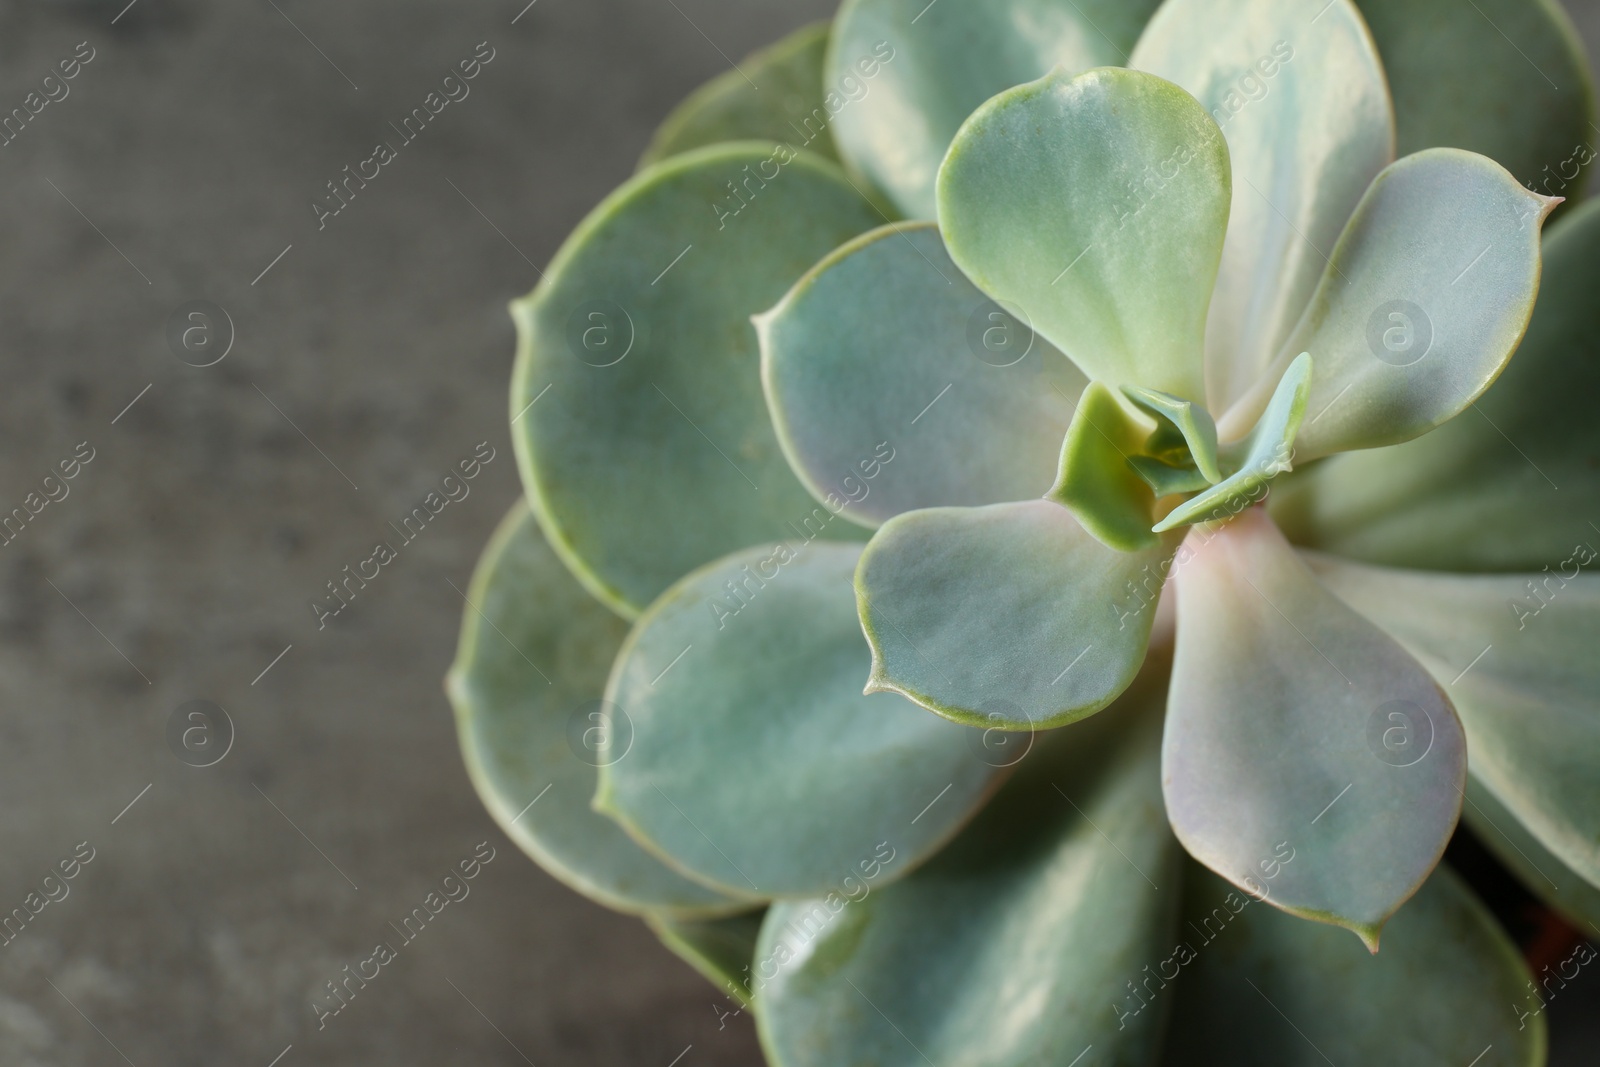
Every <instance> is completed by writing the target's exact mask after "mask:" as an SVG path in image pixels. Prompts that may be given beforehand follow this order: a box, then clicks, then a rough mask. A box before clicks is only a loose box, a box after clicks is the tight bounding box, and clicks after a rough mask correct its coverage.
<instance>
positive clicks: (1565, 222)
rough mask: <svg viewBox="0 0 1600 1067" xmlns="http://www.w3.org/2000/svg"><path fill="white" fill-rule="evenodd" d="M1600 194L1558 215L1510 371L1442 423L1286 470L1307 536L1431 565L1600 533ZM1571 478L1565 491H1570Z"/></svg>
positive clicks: (1376, 559) (1556, 545)
mask: <svg viewBox="0 0 1600 1067" xmlns="http://www.w3.org/2000/svg"><path fill="white" fill-rule="evenodd" d="M1597 290H1600V205H1596V204H1586V205H1584V206H1583V207H1582V208H1579V209H1578V210H1577V211H1575V212H1573V213H1572V214H1571V215H1568V216H1567V217H1565V218H1563V219H1561V220H1560V221H1559V222H1557V223H1556V224H1555V225H1554V226H1553V227H1552V229H1551V231H1550V237H1549V239H1548V240H1546V241H1545V242H1544V277H1543V280H1542V281H1541V282H1540V286H1539V302H1538V305H1537V306H1536V307H1535V308H1534V312H1533V320H1532V321H1531V322H1530V323H1529V325H1528V334H1527V336H1526V337H1525V338H1524V339H1523V341H1522V344H1521V346H1520V347H1518V349H1517V354H1516V355H1515V356H1514V357H1513V358H1512V360H1511V361H1510V363H1508V364H1507V365H1506V370H1505V373H1504V374H1502V375H1501V376H1500V378H1499V379H1498V380H1497V381H1496V382H1495V383H1494V385H1493V386H1491V387H1490V388H1489V390H1488V392H1486V393H1484V394H1483V396H1482V397H1481V398H1479V400H1478V401H1477V402H1476V403H1475V404H1473V405H1472V410H1471V411H1465V412H1462V413H1461V415H1460V416H1459V417H1458V418H1454V419H1451V420H1450V421H1449V422H1447V423H1445V424H1444V425H1443V426H1441V427H1439V428H1438V429H1437V430H1435V431H1433V432H1432V433H1430V434H1426V435H1424V436H1423V437H1420V438H1418V439H1417V440H1415V441H1408V442H1407V443H1405V444H1403V445H1396V446H1394V447H1391V448H1382V449H1375V450H1373V451H1370V452H1354V453H1350V454H1348V455H1342V456H1334V457H1332V458H1330V459H1328V460H1327V461H1326V462H1323V463H1319V464H1317V465H1316V466H1314V467H1311V468H1309V469H1307V470H1305V471H1303V472H1296V474H1294V475H1293V476H1292V477H1290V478H1286V479H1283V480H1282V482H1281V483H1280V487H1279V490H1278V491H1277V492H1275V494H1274V501H1273V504H1274V508H1273V511H1274V515H1275V516H1278V517H1279V519H1280V522H1282V523H1283V525H1284V528H1285V531H1286V532H1287V533H1288V534H1289V536H1290V538H1291V539H1292V540H1294V541H1295V542H1296V543H1298V544H1305V545H1309V546H1311V547H1315V548H1321V549H1325V550H1327V551H1329V552H1336V553H1338V554H1339V555H1342V556H1353V557H1356V558H1359V559H1362V560H1365V561H1367V562H1370V563H1386V564H1393V565H1398V566H1407V567H1422V568H1427V569H1430V570H1454V571H1518V570H1527V571H1536V570H1538V569H1540V568H1541V567H1543V566H1544V565H1545V564H1547V563H1557V562H1559V561H1561V560H1563V559H1565V558H1566V557H1567V555H1568V553H1569V551H1570V549H1571V548H1572V545H1573V542H1574V541H1575V540H1577V539H1581V538H1587V537H1589V536H1590V535H1591V534H1594V533H1596V531H1595V529H1594V528H1593V527H1591V526H1590V525H1589V524H1590V523H1591V522H1600V515H1597V513H1596V509H1595V508H1594V506H1593V504H1594V501H1595V500H1600V419H1596V418H1595V417H1594V397H1596V396H1600V359H1596V358H1594V353H1595V351H1596V342H1595V339H1596V338H1597V337H1600V300H1596V299H1595V293H1596V291H1597ZM1558 487H1559V489H1558Z"/></svg>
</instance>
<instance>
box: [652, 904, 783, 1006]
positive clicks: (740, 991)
mask: <svg viewBox="0 0 1600 1067" xmlns="http://www.w3.org/2000/svg"><path fill="white" fill-rule="evenodd" d="M765 917H766V911H765V910H761V911H748V912H745V913H743V914H741V915H730V916H728V917H726V918H722V919H677V918H673V917H672V916H670V915H661V914H656V913H651V914H649V915H646V916H645V917H644V921H645V923H646V924H648V925H649V927H650V929H651V930H652V931H653V932H654V933H655V935H656V936H657V937H659V938H660V939H661V943H662V944H663V945H665V946H667V948H669V949H671V950H672V951H673V953H674V954H675V955H677V957H678V958H679V959H681V960H683V961H684V962H685V963H687V964H688V965H689V966H691V967H693V968H694V969H695V970H696V971H698V972H699V973H700V975H701V977H703V978H704V979H705V980H706V981H708V982H710V983H711V984H712V985H714V986H716V987H717V990H718V991H719V992H721V993H723V994H724V995H725V996H726V997H727V998H728V999H729V1001H731V1003H730V1004H729V1006H728V1007H727V1008H726V1009H723V1010H725V1011H726V1012H727V1013H728V1014H730V1015H731V1014H736V1013H737V1012H738V1011H739V1010H740V1008H741V1007H745V1008H747V1007H749V1006H750V966H751V963H752V961H753V960H754V959H755V952H756V938H758V937H759V936H760V935H761V920H762V919H763V918H765ZM712 1006H713V1007H714V1008H715V1007H716V1006H717V1005H716V1002H714V1001H713V1002H712ZM718 1029H719V1030H720V1029H722V1027H721V1026H719V1027H718Z"/></svg>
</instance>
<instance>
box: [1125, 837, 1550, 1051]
mask: <svg viewBox="0 0 1600 1067" xmlns="http://www.w3.org/2000/svg"><path fill="white" fill-rule="evenodd" d="M1300 863H1301V858H1300V856H1298V855H1297V856H1296V857H1295V858H1294V859H1292V860H1291V861H1289V862H1288V863H1286V864H1282V865H1281V874H1280V876H1279V877H1282V878H1287V877H1289V876H1290V875H1291V874H1292V873H1293V872H1294V870H1295V868H1296V867H1297V866H1298V865H1299V864H1300ZM1189 873H1190V878H1189V885H1188V889H1187V891H1186V893H1185V902H1184V904H1185V906H1184V917H1183V922H1182V925H1181V926H1180V927H1179V932H1178V936H1179V941H1178V944H1177V945H1176V946H1174V947H1172V948H1171V949H1169V954H1168V955H1167V956H1166V957H1165V958H1164V959H1163V960H1162V961H1161V962H1160V963H1158V964H1157V965H1156V967H1155V968H1153V971H1154V972H1155V973H1156V980H1155V981H1153V982H1148V983H1146V982H1143V981H1141V982H1140V988H1139V990H1138V991H1137V992H1135V993H1132V994H1128V995H1127V999H1128V1002H1129V1003H1130V1004H1137V1003H1139V1001H1138V1000H1137V999H1135V998H1136V997H1139V996H1140V995H1141V994H1143V995H1147V996H1149V997H1150V1004H1151V1007H1150V1008H1147V1009H1146V1010H1152V1009H1153V1007H1154V1006H1155V1004H1158V1003H1159V1002H1161V1001H1162V1000H1168V1001H1175V1008H1174V1010H1173V1014H1172V1021H1171V1024H1170V1026H1169V1029H1168V1034H1167V1042H1166V1054H1165V1055H1164V1056H1163V1057H1162V1060H1161V1063H1162V1067H1212V1065H1214V1064H1227V1065H1228V1067H1328V1065H1329V1064H1337V1065H1339V1067H1347V1065H1349V1067H1356V1065H1361V1067H1367V1065H1378V1064H1395V1065H1402V1064H1403V1065H1405V1067H1414V1065H1416V1067H1420V1065H1422V1064H1429V1065H1437V1067H1469V1065H1470V1067H1488V1065H1490V1064H1493V1065H1494V1067H1543V1064H1544V1062H1545V1045H1546V1038H1545V1025H1544V1019H1543V1017H1542V1016H1540V1015H1536V1014H1534V1010H1535V1009H1537V1007H1538V1001H1537V1000H1536V999H1535V998H1534V997H1533V994H1532V993H1531V992H1530V991H1529V987H1528V984H1527V983H1528V980H1529V977H1530V976H1529V974H1528V970H1527V967H1526V966H1524V964H1523V962H1522V960H1521V958H1520V957H1519V956H1518V954H1517V950H1516V948H1515V946H1513V945H1512V944H1511V942H1510V940H1509V939H1508V938H1507V937H1506V935H1505V933H1504V932H1503V931H1502V930H1501V929H1500V927H1499V925H1498V924H1497V923H1496V922H1495V920H1494V918H1493V917H1492V916H1491V915H1490V914H1489V911H1488V909H1487V908H1485V907H1484V906H1483V904H1482V903H1481V902H1479V901H1478V899H1477V898H1476V897H1474V896H1473V895H1472V892H1471V890H1469V889H1468V888H1467V887H1466V885H1465V884H1464V883H1463V882H1462V881H1461V879H1460V878H1459V877H1457V876H1456V874H1455V873H1454V872H1453V871H1451V870H1450V869H1449V868H1448V867H1443V866H1441V867H1440V868H1439V869H1438V870H1436V871H1434V873H1433V876H1432V877H1430V878H1429V879H1428V881H1427V883H1426V884H1424V885H1423V887H1422V888H1421V889H1419V890H1418V891H1417V895H1416V897H1415V898H1413V899H1412V901H1411V902H1410V903H1409V904H1407V905H1406V906H1405V908H1403V909H1402V910H1401V912H1400V914H1398V915H1396V916H1395V917H1394V919H1393V921H1391V922H1390V923H1389V925H1388V927H1387V928H1385V930H1384V934H1383V951H1382V952H1379V953H1378V954H1377V955H1376V956H1369V955H1368V954H1367V953H1365V952H1363V951H1361V948H1360V947H1359V946H1358V945H1357V944H1356V943H1355V942H1354V941H1352V940H1351V939H1350V938H1349V937H1347V936H1345V935H1343V934H1341V933H1340V932H1339V931H1337V930H1334V929H1330V928H1329V927H1326V926H1321V925H1319V924H1316V923H1307V922H1300V921H1298V920H1297V919H1295V918H1293V917H1292V916H1289V915H1284V914H1283V913H1282V912H1278V911H1275V910H1273V909H1272V908H1268V907H1263V906H1262V905H1261V904H1259V903H1254V902H1250V901H1249V900H1248V899H1247V898H1245V897H1244V895H1243V894H1241V893H1239V892H1238V891H1237V890H1233V889H1231V888H1230V887H1229V886H1228V885H1227V884H1226V883H1224V882H1222V881H1220V880H1218V879H1217V878H1214V877H1212V876H1210V875H1209V874H1207V873H1205V872H1204V871H1201V870H1199V869H1195V868H1191V869H1190V872H1189ZM1262 887H1263V889H1265V890H1266V891H1267V892H1268V893H1269V894H1271V893H1272V892H1273V889H1272V882H1271V881H1266V882H1264V883H1263V886H1262ZM1268 899H1271V898H1270V896H1269V898H1268ZM1180 961H1181V962H1180ZM1162 975H1167V976H1175V977H1176V982H1175V983H1174V984H1172V985H1170V986H1166V985H1163V984H1162V983H1161V980H1160V978H1161V976H1162Z"/></svg>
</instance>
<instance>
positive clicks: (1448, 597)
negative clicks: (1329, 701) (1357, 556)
mask: <svg viewBox="0 0 1600 1067" xmlns="http://www.w3.org/2000/svg"><path fill="white" fill-rule="evenodd" d="M1588 542H1589V543H1580V544H1578V545H1576V546H1574V547H1573V548H1572V550H1571V551H1570V554H1569V555H1568V556H1567V558H1566V559H1565V560H1563V561H1561V562H1559V563H1557V564H1555V565H1553V566H1551V567H1550V568H1549V569H1548V570H1546V571H1542V572H1540V573H1537V574H1531V575H1529V574H1517V575H1495V576H1488V575H1484V576H1475V577H1465V576H1457V575H1445V574H1425V573H1422V572H1419V571H1402V570H1389V569H1377V568H1372V567H1363V566H1358V565H1356V564H1350V563H1342V562H1339V561H1338V560H1334V559H1332V558H1329V557H1318V558H1315V559H1314V560H1313V561H1312V564H1313V567H1314V568H1315V569H1316V571H1317V572H1318V574H1319V576H1320V577H1321V579H1322V582H1323V584H1324V585H1326V586H1328V587H1329V588H1330V589H1332V590H1333V591H1334V592H1335V593H1337V594H1338V595H1339V597H1340V598H1341V599H1343V600H1344V601H1345V602H1347V603H1348V604H1349V605H1350V606H1351V607H1353V608H1355V609H1356V610H1357V611H1359V612H1361V613H1362V614H1363V615H1365V616H1367V617H1368V618H1369V619H1371V620H1372V621H1373V622H1375V623H1377V624H1378V625H1379V626H1381V627H1383V628H1384V630H1386V631H1388V632H1389V633H1390V634H1391V635H1393V636H1394V638H1395V639H1396V640H1398V641H1399V642H1400V643H1401V644H1402V645H1404V646H1405V647H1406V648H1407V649H1408V650H1409V651H1410V652H1411V654H1412V655H1414V656H1416V657H1417V659H1418V660H1420V661H1421V662H1422V664H1423V666H1425V667H1427V668H1428V670H1429V671H1431V672H1432V673H1433V676H1434V678H1436V679H1437V680H1438V681H1439V684H1440V685H1442V686H1445V687H1446V690H1447V691H1448V692H1449V694H1450V698H1451V701H1452V702H1453V703H1454V704H1455V706H1456V710H1457V711H1458V712H1459V713H1460V715H1461V723H1462V725H1463V726H1465V727H1466V730H1467V742H1468V745H1467V747H1468V751H1469V752H1470V753H1471V757H1472V773H1473V776H1474V777H1476V778H1477V779H1478V780H1479V781H1480V782H1482V783H1483V784H1484V785H1486V786H1488V787H1489V789H1490V790H1492V791H1493V792H1494V793H1495V795H1496V796H1498V797H1499V798H1500V800H1501V802H1502V803H1503V804H1505V805H1506V807H1508V808H1510V809H1511V810H1512V811H1513V812H1515V813H1516V815H1517V818H1518V819H1519V820H1521V822H1522V823H1523V825H1525V826H1526V827H1527V828H1528V830H1529V831H1530V832H1532V833H1533V835H1534V836H1535V837H1537V838H1538V839H1539V840H1540V841H1541V842H1542V843H1543V844H1544V846H1545V847H1546V848H1548V849H1549V850H1550V851H1551V852H1554V853H1555V854H1556V855H1557V856H1560V857H1561V860H1562V862H1563V863H1565V864H1566V865H1567V866H1568V867H1571V868H1572V869H1574V870H1576V871H1577V872H1578V873H1579V874H1581V875H1582V876H1583V877H1584V878H1586V879H1588V880H1589V881H1590V882H1592V883H1594V884H1596V885H1600V774H1597V773H1596V767H1595V760H1596V757H1597V755H1600V656H1597V654H1596V652H1597V649H1600V575H1596V574H1593V573H1588V574H1586V573H1582V570H1583V568H1584V567H1586V566H1589V567H1592V566H1595V565H1596V564H1597V562H1600V551H1597V550H1596V548H1595V547H1593V546H1594V545H1595V544H1600V537H1594V536H1591V537H1590V538H1589V539H1588Z"/></svg>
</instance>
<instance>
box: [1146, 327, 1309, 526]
mask: <svg viewBox="0 0 1600 1067" xmlns="http://www.w3.org/2000/svg"><path fill="white" fill-rule="evenodd" d="M1311 373H1312V365H1311V357H1310V356H1309V355H1307V354H1306V353H1303V352H1302V353H1301V354H1300V356H1299V357H1298V358H1297V359H1296V360H1295V361H1294V362H1293V363H1291V364H1289V367H1288V369H1287V370H1285V371H1284V372H1283V377H1282V378H1281V379H1280V380H1279V381H1278V387H1277V389H1276V390H1275V391H1274V392H1273V394H1272V401H1271V402H1270V403H1268V404H1267V410H1266V411H1264V412H1262V413H1261V419H1260V420H1259V421H1258V422H1257V423H1256V425H1255V428H1254V429H1252V430H1251V431H1250V436H1248V437H1246V438H1245V439H1244V440H1243V441H1240V442H1238V447H1237V448H1236V449H1234V450H1233V452H1234V454H1233V455H1225V456H1224V458H1225V460H1226V461H1227V466H1228V469H1229V470H1230V471H1232V473H1231V474H1229V475H1228V477H1227V478H1225V479H1223V480H1222V481H1220V482H1218V483H1217V484H1216V485H1213V486H1211V487H1209V488H1207V489H1205V490H1204V491H1202V492H1200V493H1198V494H1196V495H1195V496H1192V497H1190V498H1189V499H1188V500H1185V501H1184V502H1183V503H1182V504H1180V505H1178V506H1177V507H1175V508H1173V509H1172V510H1171V511H1170V512H1168V513H1167V516H1166V518H1164V519H1162V520H1161V521H1160V522H1158V523H1156V525H1155V529H1156V530H1157V531H1162V530H1170V529H1172V528H1173V527H1175V526H1179V525H1182V524H1184V523H1192V522H1202V521H1207V520H1211V519H1218V518H1227V517H1229V516H1232V515H1237V514H1238V513H1239V512H1240V511H1242V510H1244V509H1245V508H1246V507H1249V506H1250V505H1251V504H1256V503H1259V502H1260V501H1261V500H1262V498H1264V497H1265V496H1266V492H1267V488H1266V487H1267V486H1268V485H1269V484H1270V483H1271V482H1272V480H1273V479H1274V478H1276V477H1277V476H1278V475H1279V474H1282V473H1283V472H1284V471H1286V470H1288V469H1289V468H1290V459H1291V457H1292V455H1293V452H1294V439H1295V434H1297V433H1298V432H1299V430H1300V423H1301V421H1302V420H1303V419H1304V418H1305V413H1306V396H1307V394H1308V393H1309V392H1310V390H1311Z"/></svg>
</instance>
